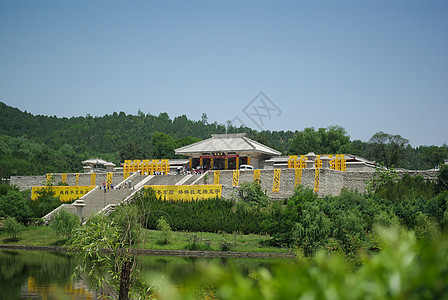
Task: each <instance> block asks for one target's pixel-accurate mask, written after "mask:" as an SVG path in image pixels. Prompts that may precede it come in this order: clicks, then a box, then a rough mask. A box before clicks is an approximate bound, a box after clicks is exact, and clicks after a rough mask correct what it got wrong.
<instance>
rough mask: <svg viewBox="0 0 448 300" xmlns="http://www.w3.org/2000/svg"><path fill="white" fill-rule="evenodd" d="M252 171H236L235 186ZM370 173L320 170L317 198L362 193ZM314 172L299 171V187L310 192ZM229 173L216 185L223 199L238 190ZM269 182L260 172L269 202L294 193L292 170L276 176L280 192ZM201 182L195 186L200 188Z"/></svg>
mask: <svg viewBox="0 0 448 300" xmlns="http://www.w3.org/2000/svg"><path fill="white" fill-rule="evenodd" d="M397 173H398V175H399V176H400V177H401V176H403V174H404V173H409V174H410V175H411V176H417V175H419V176H423V177H424V178H426V179H430V180H436V179H437V174H438V171H435V170H425V171H397ZM253 174H254V171H252V170H244V171H243V170H242V171H240V178H239V184H240V185H241V184H242V183H251V182H253ZM373 174H374V172H372V171H345V172H342V171H337V170H331V169H320V174H319V193H318V194H319V197H325V196H329V195H333V196H337V195H339V194H340V193H341V190H342V189H343V188H346V189H349V190H354V191H358V192H360V193H364V192H365V190H366V181H367V180H368V179H370V178H371V177H372V176H373ZM208 175H209V176H208V178H207V183H209V184H210V183H213V180H214V178H213V177H214V173H213V172H208ZM314 176H315V170H314V169H303V170H302V180H301V184H302V186H304V187H307V188H310V189H314ZM232 178H233V171H232V170H222V171H221V175H220V184H222V185H223V197H225V198H228V197H231V196H232V193H237V192H238V187H233V186H232ZM273 178H274V170H272V169H271V170H261V175H260V181H261V188H262V189H263V191H265V192H266V194H267V195H268V197H269V198H271V199H283V198H287V197H289V196H291V195H292V194H293V192H294V181H295V170H294V169H281V175H280V192H279V193H273V192H272V186H273ZM204 183H205V181H203V182H200V183H199V184H204Z"/></svg>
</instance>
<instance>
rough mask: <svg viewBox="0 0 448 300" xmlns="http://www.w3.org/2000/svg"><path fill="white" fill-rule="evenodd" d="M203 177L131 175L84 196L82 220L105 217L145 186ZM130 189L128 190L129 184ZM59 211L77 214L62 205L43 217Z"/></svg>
mask: <svg viewBox="0 0 448 300" xmlns="http://www.w3.org/2000/svg"><path fill="white" fill-rule="evenodd" d="M201 176H203V175H168V176H163V175H160V176H154V175H149V176H141V175H138V174H137V173H134V174H132V175H131V176H130V177H129V178H128V179H126V180H123V181H122V182H121V183H120V184H118V185H117V186H116V188H115V189H107V190H106V192H104V189H102V188H101V187H96V188H95V189H93V190H91V191H90V192H89V193H88V194H86V195H84V196H83V197H82V198H81V199H80V200H83V203H84V204H85V206H84V207H83V209H82V219H83V220H87V219H88V218H89V217H91V216H92V215H94V214H96V213H99V212H102V213H104V214H106V215H108V214H110V213H111V212H112V211H114V209H115V206H116V205H119V204H121V203H126V202H129V201H131V200H132V198H133V196H134V195H135V193H137V192H138V191H139V190H141V189H142V188H143V187H144V186H145V185H180V184H183V185H191V184H193V183H194V182H195V181H197V180H198V179H199V178H200V177H201ZM130 181H131V187H130V188H129V182H130ZM60 209H64V210H66V211H68V212H70V213H73V214H77V213H78V211H77V208H76V206H75V205H73V204H63V205H61V206H60V207H58V208H57V209H55V210H53V211H52V212H50V213H49V214H48V215H46V216H45V217H44V219H45V220H47V221H48V220H50V219H51V218H52V216H53V214H55V213H57V212H58V211H59V210H60Z"/></svg>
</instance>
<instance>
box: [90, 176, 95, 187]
mask: <svg viewBox="0 0 448 300" xmlns="http://www.w3.org/2000/svg"><path fill="white" fill-rule="evenodd" d="M90 185H96V173H92V174H91V175H90Z"/></svg>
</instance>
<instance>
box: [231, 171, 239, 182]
mask: <svg viewBox="0 0 448 300" xmlns="http://www.w3.org/2000/svg"><path fill="white" fill-rule="evenodd" d="M239 182H240V171H239V170H233V178H232V186H238V184H239Z"/></svg>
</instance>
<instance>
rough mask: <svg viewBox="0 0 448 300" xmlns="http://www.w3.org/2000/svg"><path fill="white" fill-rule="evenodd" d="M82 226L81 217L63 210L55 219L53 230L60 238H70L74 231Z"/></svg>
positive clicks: (52, 225)
mask: <svg viewBox="0 0 448 300" xmlns="http://www.w3.org/2000/svg"><path fill="white" fill-rule="evenodd" d="M79 225H80V220H79V217H78V216H76V215H74V214H71V213H69V212H67V211H66V210H64V209H61V210H60V211H59V212H58V213H57V214H56V216H55V217H54V219H53V221H52V223H51V228H52V229H53V230H54V231H55V232H56V234H57V235H58V236H63V237H65V238H70V236H71V235H72V232H73V230H75V229H76V228H78V227H79Z"/></svg>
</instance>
